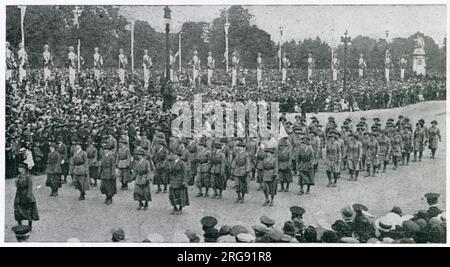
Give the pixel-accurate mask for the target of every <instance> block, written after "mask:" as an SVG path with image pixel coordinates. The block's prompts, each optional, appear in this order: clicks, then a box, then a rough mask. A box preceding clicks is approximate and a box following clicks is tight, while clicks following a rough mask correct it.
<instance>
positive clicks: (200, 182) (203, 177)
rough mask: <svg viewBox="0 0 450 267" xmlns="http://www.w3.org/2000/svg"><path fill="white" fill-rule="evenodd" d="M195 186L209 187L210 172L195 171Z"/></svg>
mask: <svg viewBox="0 0 450 267" xmlns="http://www.w3.org/2000/svg"><path fill="white" fill-rule="evenodd" d="M197 187H200V188H201V187H211V174H210V173H209V172H200V173H197Z"/></svg>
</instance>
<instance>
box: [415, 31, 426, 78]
mask: <svg viewBox="0 0 450 267" xmlns="http://www.w3.org/2000/svg"><path fill="white" fill-rule="evenodd" d="M414 41H415V49H414V52H413V62H412V63H413V64H412V68H413V72H414V73H415V74H417V75H419V74H420V75H425V74H426V63H425V50H424V46H425V43H424V41H423V37H421V36H418V37H416V38H415V39H414Z"/></svg>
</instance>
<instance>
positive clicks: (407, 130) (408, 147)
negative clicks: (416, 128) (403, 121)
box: [401, 125, 414, 166]
mask: <svg viewBox="0 0 450 267" xmlns="http://www.w3.org/2000/svg"><path fill="white" fill-rule="evenodd" d="M401 136H402V142H403V149H402V166H403V165H405V160H406V165H409V158H410V156H411V152H413V149H414V148H413V135H412V132H411V126H410V125H405V126H404V127H403V130H402V132H401Z"/></svg>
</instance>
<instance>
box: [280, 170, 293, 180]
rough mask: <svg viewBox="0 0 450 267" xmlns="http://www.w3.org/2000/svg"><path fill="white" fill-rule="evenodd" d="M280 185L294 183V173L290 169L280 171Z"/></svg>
mask: <svg viewBox="0 0 450 267" xmlns="http://www.w3.org/2000/svg"><path fill="white" fill-rule="evenodd" d="M278 175H279V178H280V183H292V172H291V170H290V169H287V170H278Z"/></svg>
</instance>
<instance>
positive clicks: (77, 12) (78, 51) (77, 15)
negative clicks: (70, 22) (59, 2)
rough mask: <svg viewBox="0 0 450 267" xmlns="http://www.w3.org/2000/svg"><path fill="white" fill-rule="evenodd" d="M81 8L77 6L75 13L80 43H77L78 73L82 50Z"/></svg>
mask: <svg viewBox="0 0 450 267" xmlns="http://www.w3.org/2000/svg"><path fill="white" fill-rule="evenodd" d="M81 11H82V10H81V8H80V7H79V6H75V10H74V11H73V15H74V17H75V26H76V27H77V37H78V43H77V68H78V72H80V66H81V65H80V49H81V42H80V33H79V29H80V24H79V22H78V18H79V17H80V16H81Z"/></svg>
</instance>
